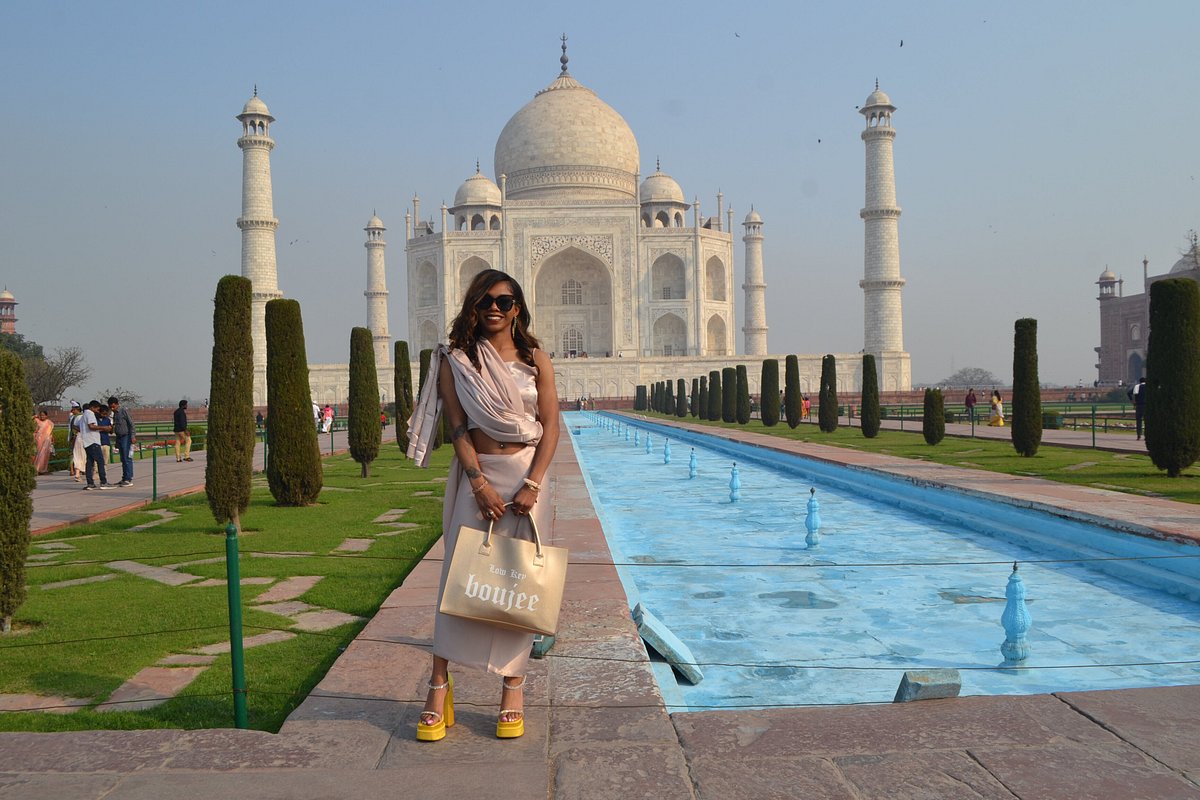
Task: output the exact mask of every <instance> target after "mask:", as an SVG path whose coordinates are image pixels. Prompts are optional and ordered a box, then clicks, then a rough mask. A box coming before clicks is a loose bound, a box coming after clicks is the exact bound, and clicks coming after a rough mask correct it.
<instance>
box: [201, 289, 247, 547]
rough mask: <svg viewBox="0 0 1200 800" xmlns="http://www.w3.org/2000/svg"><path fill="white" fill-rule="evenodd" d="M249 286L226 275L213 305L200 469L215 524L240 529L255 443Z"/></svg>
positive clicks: (245, 505) (245, 504) (245, 506)
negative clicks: (229, 524) (204, 455)
mask: <svg viewBox="0 0 1200 800" xmlns="http://www.w3.org/2000/svg"><path fill="white" fill-rule="evenodd" d="M252 291H253V288H252V285H251V283H250V280H249V278H243V277H241V276H239V275H226V276H225V277H224V278H221V280H220V281H218V282H217V295H216V299H215V301H214V304H213V348H212V372H211V375H210V377H209V390H208V397H209V405H208V431H207V436H206V437H205V442H204V443H205V445H206V446H207V448H208V450H209V453H208V458H207V459H205V465H204V491H205V494H206V495H207V496H208V507H209V509H210V510H211V511H212V515H213V518H214V519H215V520H216V521H217V523H218V524H219V525H224V524H225V523H227V522H232V523H233V524H234V526H235V527H236V528H237V529H238V530H239V531H240V530H241V527H242V523H241V517H242V514H243V513H244V512H245V510H246V508H247V507H248V506H249V505H250V476H251V473H252V472H253V461H254V444H255V440H256V438H257V437H256V436H255V430H254V342H253V340H252V338H251V335H250V306H251V294H252Z"/></svg>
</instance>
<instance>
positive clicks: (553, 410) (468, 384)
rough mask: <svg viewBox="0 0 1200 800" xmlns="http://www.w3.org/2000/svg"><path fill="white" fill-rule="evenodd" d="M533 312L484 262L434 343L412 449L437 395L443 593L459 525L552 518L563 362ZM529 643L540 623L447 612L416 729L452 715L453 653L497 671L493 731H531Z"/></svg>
mask: <svg viewBox="0 0 1200 800" xmlns="http://www.w3.org/2000/svg"><path fill="white" fill-rule="evenodd" d="M529 324H530V318H529V309H528V307H527V306H526V305H525V296H524V294H523V293H522V291H521V287H520V285H518V284H517V282H516V281H515V280H513V279H512V278H511V277H509V276H508V275H506V274H505V273H503V272H500V271H498V270H494V269H489V270H485V271H483V272H481V273H479V275H477V276H476V277H475V279H474V280H473V281H472V282H471V285H470V287H469V288H468V289H467V291H466V296H465V297H464V298H463V305H462V309H461V310H460V311H459V313H458V316H457V317H456V318H455V320H454V323H453V324H452V325H451V327H450V347H449V348H447V347H446V346H444V345H439V346H438V347H437V349H435V350H434V352H433V358H432V359H431V362H430V368H429V375H430V379H429V380H427V381H426V385H425V387H423V388H422V390H421V397H420V400H419V401H418V404H417V407H416V409H415V410H414V412H413V416H412V418H411V419H410V420H409V446H408V455H409V457H410V458H413V459H414V460H415V461H417V463H418V464H420V465H421V466H425V465H427V464H428V463H429V445H430V442H431V440H432V439H433V437H434V436H435V434H436V431H437V428H438V424H439V423H438V419H437V417H438V413H439V409H438V406H439V405H440V406H441V411H442V412H443V413H445V415H446V420H447V422H448V423H449V425H448V427H449V428H450V430H451V434H450V438H451V441H452V442H453V445H454V460H453V461H452V462H451V464H450V475H449V478H448V480H447V482H446V498H445V502H444V505H443V507H442V530H443V533H444V537H445V538H444V543H445V551H446V554H447V558H446V560H445V561H444V562H443V564H442V580H441V586H440V587H439V589H438V602H439V605H440V603H441V595H442V591H443V590H444V589H445V586H446V574H447V572H448V570H449V568H450V558H449V555H450V554H451V553H453V552H454V544H455V541H456V540H457V537H458V529H459V528H460V527H462V526H464V525H466V526H468V527H471V528H476V529H479V530H486V529H487V527H488V525H489V523H493V522H494V525H495V528H494V531H495V532H496V533H498V534H500V535H503V536H516V537H519V538H523V539H532V538H533V537H532V534H531V532H530V529H529V525H528V523H526V522H525V521H524V520H522V519H521V518H522V517H525V516H531V517H532V518H533V520H534V521H535V522H536V523H537V526H538V529H539V531H544V532H548V531H549V530H550V523H551V516H552V514H551V512H552V508H551V505H550V501H549V500H541V501H540V502H539V497H540V494H541V492H542V490H543V487H544V486H547V485H548V484H547V471H548V470H549V468H550V460H551V459H552V458H553V456H554V449H555V447H556V446H557V445H558V395H557V393H556V391H555V388H554V367H553V366H552V365H551V363H550V358H549V357H548V356H547V355H546V353H545V352H543V351H542V350H541V349H539V345H538V340H537V339H536V338H534V336H533V334H532V333H530V331H529ZM435 375H436V377H437V380H436V385H435V381H434V380H433V379H432V378H433V376H435ZM506 505H507V507H508V508H507V509H506ZM507 510H511V513H506V511H507ZM532 644H533V636H532V634H527V633H522V632H519V631H513V630H507V629H502V628H498V627H495V626H492V625H488V624H486V623H482V622H476V621H473V620H467V619H462V618H460V617H452V616H449V615H446V614H441V613H438V614H437V616H436V618H435V622H434V634H433V672H432V675H431V676H430V679H429V696H428V698H427V699H426V702H425V710H424V711H423V712H422V713H421V718H420V721H419V722H418V724H417V739H418V740H420V741H438V740H440V739H442V738H443V737H445V735H446V728H447V727H449V726H451V725H453V724H454V694H453V691H454V686H453V682H452V681H451V680H450V676H449V671H448V670H449V663H450V662H451V661H453V662H454V663H456V664H462V665H464V666H471V667H477V668H479V669H485V670H487V671H488V672H491V673H493V674H496V675H500V676H501V682H502V684H503V689H502V692H501V695H500V715H499V719H498V721H497V723H496V736H497V737H499V738H502V739H511V738H516V737H518V736H521V735H522V734H524V732H525V715H524V706H525V703H524V695H523V692H522V688H523V687H524V685H525V677H524V676H525V667H526V663H527V662H528V660H529V650H530V647H531V646H532Z"/></svg>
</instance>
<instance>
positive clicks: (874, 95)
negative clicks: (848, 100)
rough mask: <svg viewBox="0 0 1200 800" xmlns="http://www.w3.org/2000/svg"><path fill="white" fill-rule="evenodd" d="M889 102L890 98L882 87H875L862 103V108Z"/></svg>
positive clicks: (884, 104)
mask: <svg viewBox="0 0 1200 800" xmlns="http://www.w3.org/2000/svg"><path fill="white" fill-rule="evenodd" d="M891 104H892V98H890V97H888V96H887V94H886V93H885V92H884V91H883V90H882V89H880V88H878V87H876V88H875V91H873V92H871V93H870V94H869V95H867V102H865V103H863V108H869V107H870V106H890V105H891Z"/></svg>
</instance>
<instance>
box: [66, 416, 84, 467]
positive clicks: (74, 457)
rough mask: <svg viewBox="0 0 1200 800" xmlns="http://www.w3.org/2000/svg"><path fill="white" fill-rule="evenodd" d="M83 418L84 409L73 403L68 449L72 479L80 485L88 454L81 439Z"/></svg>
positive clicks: (68, 421)
mask: <svg viewBox="0 0 1200 800" xmlns="http://www.w3.org/2000/svg"><path fill="white" fill-rule="evenodd" d="M82 416H83V408H82V407H80V405H79V401H78V400H72V401H71V416H70V417H69V418H68V419H67V449H68V450H69V451H70V452H71V462H70V467H69V469H70V472H71V478H72V479H73V480H74V481H75V482H76V483H79V482H80V481H82V480H83V467H84V465H85V464H86V463H87V453H85V452H84V450H83V441H82V440H80V438H79V418H80V417H82Z"/></svg>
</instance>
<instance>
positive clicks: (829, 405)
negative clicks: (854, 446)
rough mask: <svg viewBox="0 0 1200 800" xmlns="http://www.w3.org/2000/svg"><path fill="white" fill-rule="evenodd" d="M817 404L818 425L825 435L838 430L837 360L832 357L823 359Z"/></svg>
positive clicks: (827, 356) (828, 356)
mask: <svg viewBox="0 0 1200 800" xmlns="http://www.w3.org/2000/svg"><path fill="white" fill-rule="evenodd" d="M817 402H818V403H819V404H820V405H819V406H818V407H817V425H818V427H819V428H820V429H821V430H822V431H823V432H824V433H833V432H834V431H836V430H837V428H838V399H837V360H836V359H835V358H834V357H833V356H832V355H826V356H824V357H823V358H822V359H821V393H820V394H819V395H818V400H817Z"/></svg>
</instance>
